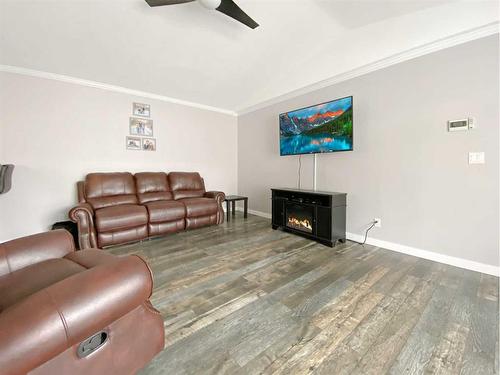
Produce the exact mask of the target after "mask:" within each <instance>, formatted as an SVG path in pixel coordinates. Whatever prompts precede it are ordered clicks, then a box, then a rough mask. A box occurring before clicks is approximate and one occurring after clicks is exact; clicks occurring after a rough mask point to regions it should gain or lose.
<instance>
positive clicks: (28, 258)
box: [0, 229, 75, 276]
mask: <svg viewBox="0 0 500 375" xmlns="http://www.w3.org/2000/svg"><path fill="white" fill-rule="evenodd" d="M73 251H75V244H74V242H73V237H71V234H70V233H69V232H68V231H66V230H64V229H59V230H53V231H50V232H44V233H38V234H33V235H31V236H27V237H21V238H18V239H15V240H12V241H8V242H4V243H2V244H0V276H2V275H6V274H8V273H11V272H14V271H16V270H18V269H21V268H24V267H27V266H30V265H32V264H36V263H39V262H43V261H44V260H48V259H55V258H62V257H64V256H65V255H66V254H68V253H70V252H73Z"/></svg>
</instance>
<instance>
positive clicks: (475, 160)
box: [469, 152, 485, 164]
mask: <svg viewBox="0 0 500 375" xmlns="http://www.w3.org/2000/svg"><path fill="white" fill-rule="evenodd" d="M484 163H485V159H484V152H469V164H484Z"/></svg>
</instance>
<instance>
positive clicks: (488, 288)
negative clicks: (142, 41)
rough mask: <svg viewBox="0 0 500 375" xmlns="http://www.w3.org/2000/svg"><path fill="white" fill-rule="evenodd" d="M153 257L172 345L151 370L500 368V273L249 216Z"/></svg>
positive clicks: (145, 252) (157, 299)
mask: <svg viewBox="0 0 500 375" xmlns="http://www.w3.org/2000/svg"><path fill="white" fill-rule="evenodd" d="M109 251H111V252H113V253H115V254H128V253H136V254H140V255H141V256H143V257H145V258H146V259H147V260H148V262H149V264H150V265H151V268H152V269H153V273H154V276H155V289H154V293H153V296H152V302H153V304H154V305H155V307H156V308H157V309H158V310H160V311H161V313H162V315H163V317H164V319H165V332H166V343H165V349H164V350H163V352H161V353H160V354H159V355H157V356H156V358H155V359H154V360H153V361H152V362H151V363H150V364H149V365H148V366H147V367H146V368H145V369H144V370H143V372H142V373H143V374H172V375H174V374H175V375H178V374H309V373H312V374H386V373H387V374H394V375H399V374H474V375H480V374H498V361H499V360H498V349H499V348H498V279H497V278H495V277H493V276H488V275H484V274H480V273H477V272H471V271H466V270H463V269H459V268H455V267H451V266H447V265H443V264H440V263H435V262H432V261H427V260H423V259H419V258H415V257H411V256H406V255H403V254H399V253H395V252H392V251H388V250H384V249H381V248H376V247H373V246H364V247H362V246H360V245H357V244H354V243H352V242H347V243H346V244H343V245H340V246H337V247H335V248H333V249H332V248H329V247H325V246H323V245H319V244H316V243H315V242H312V241H309V240H307V239H304V238H301V237H298V236H294V235H291V234H287V233H284V232H282V231H274V230H272V229H271V225H270V221H269V220H267V219H263V218H260V217H257V216H253V215H249V217H248V219H246V220H244V219H243V218H242V215H241V214H240V213H237V217H236V220H233V221H231V222H229V223H224V224H223V225H220V226H214V227H208V228H202V229H199V230H195V231H189V232H184V233H179V234H176V235H172V236H167V237H164V238H160V239H154V240H150V241H145V242H143V243H140V244H132V245H127V246H122V247H117V248H113V249H111V250H109Z"/></svg>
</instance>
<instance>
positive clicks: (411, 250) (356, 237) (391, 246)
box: [238, 208, 500, 277]
mask: <svg viewBox="0 0 500 375" xmlns="http://www.w3.org/2000/svg"><path fill="white" fill-rule="evenodd" d="M240 210H241V209H240V208H238V211H240ZM248 213H250V214H253V215H257V216H260V217H264V218H266V219H271V214H268V213H266V212H262V211H256V210H248ZM346 235H347V239H348V240H351V241H356V242H362V241H363V240H364V236H362V235H360V234H355V233H349V232H347V233H346ZM366 243H367V244H369V245H373V246H377V247H381V248H384V249H387V250H391V251H396V252H398V253H402V254H406V255H411V256H414V257H417V258H422V259H427V260H432V261H434V262H438V263H443V264H447V265H450V266H454V267H459V268H463V269H466V270H470V271H476V272H481V273H484V274H487V275H492V276H496V277H499V276H500V267H496V266H492V265H489V264H484V263H479V262H475V261H473V260H468V259H463V258H457V257H452V256H449V255H444V254H439V253H436V252H434V251H429V250H423V249H417V248H415V247H411V246H406V245H401V244H398V243H394V242H389V241H384V240H379V239H377V238H373V237H368V238H367V239H366Z"/></svg>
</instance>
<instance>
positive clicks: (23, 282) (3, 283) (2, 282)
mask: <svg viewBox="0 0 500 375" xmlns="http://www.w3.org/2000/svg"><path fill="white" fill-rule="evenodd" d="M85 270H86V268H85V267H83V266H81V265H79V264H77V263H75V262H73V261H71V260H68V259H64V258H58V259H50V260H45V261H43V262H40V263H36V264H34V265H31V266H28V267H24V268H21V269H20V270H17V271H14V272H12V273H9V274H7V275H4V276H2V277H0V311H3V310H5V309H6V308H7V307H9V306H11V305H13V304H15V303H17V302H19V301H20V300H22V299H23V298H25V297H27V296H29V295H31V294H33V293H36V292H38V291H39V290H42V289H44V288H46V287H48V286H49V285H52V284H54V283H56V282H58V281H61V280H64V279H65V278H67V277H69V276H71V275H74V274H76V273H78V272H82V271H85Z"/></svg>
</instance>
